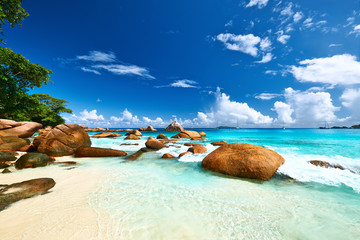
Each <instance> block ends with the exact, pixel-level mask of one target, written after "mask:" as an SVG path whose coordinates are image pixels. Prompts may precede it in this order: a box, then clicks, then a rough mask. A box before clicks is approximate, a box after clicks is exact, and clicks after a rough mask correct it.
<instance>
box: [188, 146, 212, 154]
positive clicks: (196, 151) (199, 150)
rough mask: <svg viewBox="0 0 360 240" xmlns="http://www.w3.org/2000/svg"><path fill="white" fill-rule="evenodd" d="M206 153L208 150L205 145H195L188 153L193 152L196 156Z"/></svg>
mask: <svg viewBox="0 0 360 240" xmlns="http://www.w3.org/2000/svg"><path fill="white" fill-rule="evenodd" d="M206 151H207V149H206V147H205V146H203V145H195V146H193V147H191V148H189V149H188V152H192V153H194V154H199V153H205V152H206Z"/></svg>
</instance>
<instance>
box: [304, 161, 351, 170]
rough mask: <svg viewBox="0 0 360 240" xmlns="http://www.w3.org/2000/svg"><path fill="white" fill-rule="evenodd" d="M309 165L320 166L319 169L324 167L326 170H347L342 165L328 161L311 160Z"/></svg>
mask: <svg viewBox="0 0 360 240" xmlns="http://www.w3.org/2000/svg"><path fill="white" fill-rule="evenodd" d="M309 163H311V164H312V165H315V166H318V167H324V168H338V169H341V170H344V169H345V168H344V167H343V166H341V165H340V164H331V163H329V162H326V161H321V160H311V161H310V162H309Z"/></svg>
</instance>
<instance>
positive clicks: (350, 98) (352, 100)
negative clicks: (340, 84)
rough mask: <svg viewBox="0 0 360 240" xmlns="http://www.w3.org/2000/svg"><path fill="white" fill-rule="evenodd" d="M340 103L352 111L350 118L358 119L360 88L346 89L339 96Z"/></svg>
mask: <svg viewBox="0 0 360 240" xmlns="http://www.w3.org/2000/svg"><path fill="white" fill-rule="evenodd" d="M340 100H341V101H342V102H341V103H342V105H343V106H344V107H346V108H349V109H350V111H351V112H352V118H353V119H354V120H359V119H360V111H359V106H360V88H358V89H353V88H350V89H346V90H345V91H344V92H343V94H342V95H341V97H340Z"/></svg>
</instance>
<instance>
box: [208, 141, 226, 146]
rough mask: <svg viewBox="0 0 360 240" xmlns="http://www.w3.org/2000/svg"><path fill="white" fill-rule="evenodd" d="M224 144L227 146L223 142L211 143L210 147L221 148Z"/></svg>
mask: <svg viewBox="0 0 360 240" xmlns="http://www.w3.org/2000/svg"><path fill="white" fill-rule="evenodd" d="M224 144H228V143H227V142H225V141H219V142H212V143H211V145H213V146H222V145H224Z"/></svg>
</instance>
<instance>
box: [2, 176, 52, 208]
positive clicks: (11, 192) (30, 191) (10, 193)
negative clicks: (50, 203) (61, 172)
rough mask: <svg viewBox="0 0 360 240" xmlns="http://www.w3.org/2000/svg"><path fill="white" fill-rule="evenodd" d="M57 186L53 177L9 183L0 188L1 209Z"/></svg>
mask: <svg viewBox="0 0 360 240" xmlns="http://www.w3.org/2000/svg"><path fill="white" fill-rule="evenodd" d="M54 186H55V181H54V180H53V179H52V178H38V179H32V180H29V181H24V182H20V183H14V184H11V185H7V186H5V187H3V188H2V189H0V211H2V210H4V209H5V208H6V207H8V206H9V205H10V204H12V203H14V202H17V201H19V200H22V199H26V198H30V197H34V196H36V195H40V194H44V193H47V192H48V190H49V189H51V188H53V187H54Z"/></svg>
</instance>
